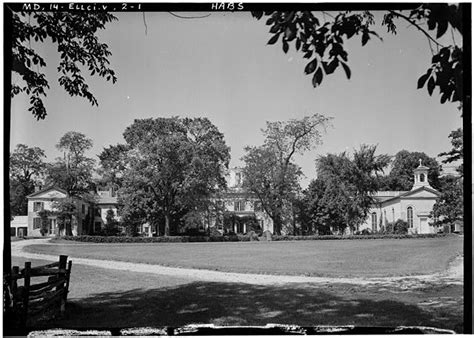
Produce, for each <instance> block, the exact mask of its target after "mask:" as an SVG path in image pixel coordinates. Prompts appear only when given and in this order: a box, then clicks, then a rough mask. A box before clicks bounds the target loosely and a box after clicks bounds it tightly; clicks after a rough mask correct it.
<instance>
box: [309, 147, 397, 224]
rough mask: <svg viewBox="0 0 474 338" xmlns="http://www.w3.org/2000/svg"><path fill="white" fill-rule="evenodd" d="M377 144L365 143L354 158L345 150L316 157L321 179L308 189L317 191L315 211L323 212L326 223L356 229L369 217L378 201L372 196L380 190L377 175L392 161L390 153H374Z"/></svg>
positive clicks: (322, 215)
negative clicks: (340, 152)
mask: <svg viewBox="0 0 474 338" xmlns="http://www.w3.org/2000/svg"><path fill="white" fill-rule="evenodd" d="M376 148H377V147H376V146H369V145H362V146H361V147H360V149H359V150H357V151H355V152H354V155H353V157H352V158H350V157H349V156H348V154H346V153H345V152H344V153H342V154H339V155H335V154H328V155H325V156H320V157H319V158H318V159H317V161H316V167H317V173H318V179H320V180H322V181H318V182H316V183H315V184H313V185H312V186H310V187H311V188H312V187H314V188H316V189H313V190H314V191H311V190H310V191H309V193H310V194H311V193H312V194H313V195H315V197H312V200H313V201H314V202H313V209H314V210H313V214H315V215H320V217H322V220H323V221H325V222H322V223H323V224H329V225H331V226H332V227H333V229H334V228H336V229H339V230H343V229H345V227H347V226H348V227H349V229H350V231H351V232H353V231H354V230H357V229H358V227H359V225H360V224H362V223H363V222H364V221H365V220H366V218H367V213H368V212H369V209H370V207H371V206H372V205H373V204H374V203H375V200H374V198H373V197H372V196H373V193H374V192H376V191H377V190H378V175H379V174H381V173H382V172H383V170H384V168H386V166H387V165H388V163H389V161H390V157H389V156H388V155H375V151H376ZM323 191H324V193H322V192H323ZM328 216H329V217H328ZM334 220H337V222H339V224H335V223H334Z"/></svg>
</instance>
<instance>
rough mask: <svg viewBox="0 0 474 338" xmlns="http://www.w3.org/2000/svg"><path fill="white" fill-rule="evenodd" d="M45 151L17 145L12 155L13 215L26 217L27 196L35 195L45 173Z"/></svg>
mask: <svg viewBox="0 0 474 338" xmlns="http://www.w3.org/2000/svg"><path fill="white" fill-rule="evenodd" d="M45 157H46V156H45V154H44V151H43V150H42V149H41V148H38V147H28V146H27V145H24V144H17V146H16V148H15V150H14V151H13V152H12V153H10V172H9V179H10V209H11V215H12V216H15V215H26V213H27V210H28V201H27V199H26V196H28V195H29V194H31V193H33V192H34V190H35V184H38V183H39V181H40V179H41V177H42V175H43V174H44V172H45V168H46V163H45V162H44V159H45Z"/></svg>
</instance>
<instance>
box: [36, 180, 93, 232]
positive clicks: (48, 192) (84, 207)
mask: <svg viewBox="0 0 474 338" xmlns="http://www.w3.org/2000/svg"><path fill="white" fill-rule="evenodd" d="M66 197H67V192H66V191H65V190H63V189H61V188H57V187H54V186H51V187H47V188H44V189H42V190H39V191H36V192H34V193H32V194H31V195H28V196H27V198H28V236H42V235H41V231H40V230H41V218H40V215H39V212H40V211H42V210H48V211H54V202H55V201H58V200H61V199H64V198H66ZM73 201H74V203H75V205H76V210H77V212H76V215H75V216H73V219H72V224H71V229H72V233H73V235H75V236H76V235H82V234H86V233H87V224H86V223H87V222H86V216H87V215H88V214H89V215H90V213H92V206H91V204H90V203H89V202H86V201H84V200H82V199H80V198H73ZM58 234H60V230H59V227H58V222H57V216H56V215H54V214H51V215H49V216H48V228H47V234H46V236H54V235H58ZM61 234H62V233H61Z"/></svg>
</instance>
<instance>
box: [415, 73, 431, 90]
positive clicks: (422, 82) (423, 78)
mask: <svg viewBox="0 0 474 338" xmlns="http://www.w3.org/2000/svg"><path fill="white" fill-rule="evenodd" d="M429 76H430V74H428V73H426V74H424V75H422V76H421V77H420V78H419V79H418V86H417V89H420V88H423V86H424V85H425V82H426V80H428V77H429Z"/></svg>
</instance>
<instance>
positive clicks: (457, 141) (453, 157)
mask: <svg viewBox="0 0 474 338" xmlns="http://www.w3.org/2000/svg"><path fill="white" fill-rule="evenodd" d="M449 138H450V139H451V144H452V146H453V149H451V150H450V151H448V152H443V153H441V154H439V155H438V156H445V157H446V158H445V159H444V160H443V163H452V162H457V161H463V160H464V142H463V131H462V128H458V129H456V130H454V131H452V132H451V134H449ZM456 171H457V172H458V173H459V174H460V175H461V176H464V163H463V162H462V163H461V164H460V165H459V167H457V168H456Z"/></svg>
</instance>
